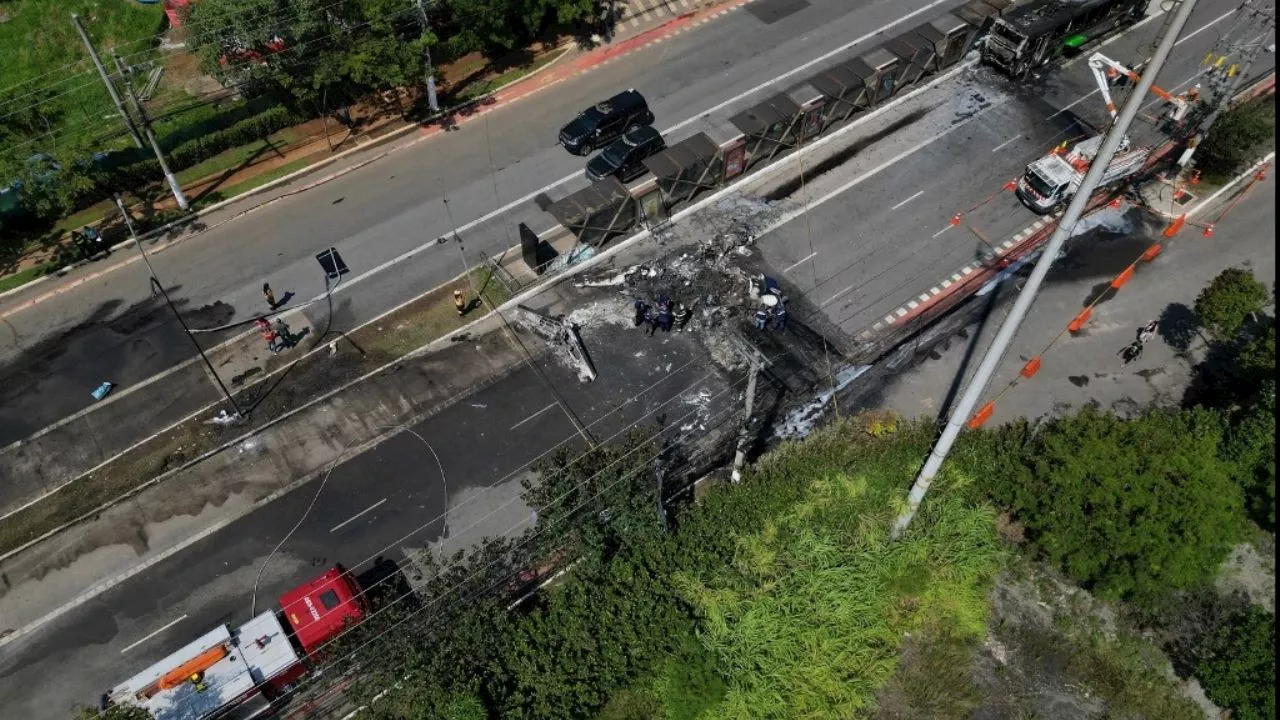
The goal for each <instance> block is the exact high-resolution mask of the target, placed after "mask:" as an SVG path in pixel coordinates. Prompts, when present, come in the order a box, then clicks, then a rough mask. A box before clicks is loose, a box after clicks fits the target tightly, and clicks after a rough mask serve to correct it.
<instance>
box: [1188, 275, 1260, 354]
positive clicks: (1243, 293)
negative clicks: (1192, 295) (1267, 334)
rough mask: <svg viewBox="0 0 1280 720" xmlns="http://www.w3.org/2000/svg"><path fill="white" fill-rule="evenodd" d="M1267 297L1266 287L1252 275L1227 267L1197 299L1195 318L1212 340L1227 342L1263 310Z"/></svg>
mask: <svg viewBox="0 0 1280 720" xmlns="http://www.w3.org/2000/svg"><path fill="white" fill-rule="evenodd" d="M1269 297H1270V293H1268V292H1267V286H1266V285H1263V284H1262V283H1260V282H1258V281H1257V280H1256V279H1254V277H1253V273H1251V272H1249V271H1248V270H1244V269H1242V268H1227V269H1226V270H1223V271H1222V272H1221V273H1219V274H1218V276H1217V277H1215V278H1214V279H1213V281H1212V282H1210V283H1209V286H1208V287H1206V288H1205V289H1204V290H1201V291H1200V295H1199V296H1198V297H1196V306H1195V310H1196V315H1198V316H1199V317H1200V322H1202V323H1203V324H1204V326H1205V328H1206V329H1207V330H1208V331H1209V333H1210V334H1211V335H1212V336H1213V337H1214V338H1216V339H1218V340H1230V339H1232V338H1234V337H1236V335H1237V334H1239V332H1240V329H1241V328H1243V327H1244V325H1245V322H1247V321H1248V320H1249V316H1250V315H1253V314H1255V313H1259V312H1261V311H1262V308H1263V306H1265V305H1266V304H1267V300H1268V299H1269Z"/></svg>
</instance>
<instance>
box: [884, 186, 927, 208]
mask: <svg viewBox="0 0 1280 720" xmlns="http://www.w3.org/2000/svg"><path fill="white" fill-rule="evenodd" d="M923 194H924V191H923V190H921V191H920V192H918V193H916V194H915V195H912V196H911V197H909V198H907V199H906V200H903V201H902V202H900V203H898V204H897V205H894V206H893V207H891V208H889V209H890V210H897V209H898V208H900V207H902V206H903V205H906V204H907V203H909V202H911V201H912V200H915V199H916V198H918V197H920V196H921V195H923Z"/></svg>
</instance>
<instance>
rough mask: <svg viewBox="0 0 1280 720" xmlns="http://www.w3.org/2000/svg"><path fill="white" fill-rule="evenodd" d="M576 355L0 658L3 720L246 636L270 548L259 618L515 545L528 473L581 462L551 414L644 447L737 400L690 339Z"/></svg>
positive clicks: (613, 342)
mask: <svg viewBox="0 0 1280 720" xmlns="http://www.w3.org/2000/svg"><path fill="white" fill-rule="evenodd" d="M625 312H626V309H625V307H623V308H622V314H623V316H625ZM624 319H625V317H624ZM584 341H585V343H586V346H587V348H588V351H589V352H590V353H591V354H592V357H593V360H594V361H595V364H596V367H597V369H598V371H599V373H600V377H599V378H598V379H597V380H596V381H595V382H594V383H591V384H588V385H583V384H580V383H578V381H577V380H576V378H575V376H574V375H573V374H572V373H571V372H570V371H569V370H568V369H567V368H566V367H564V366H562V365H561V364H559V363H558V362H556V361H554V360H551V359H544V360H542V361H540V362H539V363H538V366H539V368H540V369H541V374H540V373H537V372H535V371H534V370H533V369H532V368H531V367H529V366H527V365H526V366H522V367H521V368H520V369H518V370H516V371H515V372H513V373H512V374H511V375H509V376H507V377H506V378H504V379H502V380H501V381H499V382H497V383H495V384H493V385H491V386H489V387H487V388H485V389H483V390H481V391H480V392H478V393H476V394H474V395H472V396H469V397H467V398H465V399H463V400H462V401H461V402H459V403H458V404H456V405H454V406H453V407H451V408H449V409H448V410H446V411H444V412H443V413H441V414H438V415H436V416H434V417H432V418H430V419H428V420H426V421H425V422H422V423H421V424H419V425H417V426H415V427H413V428H411V430H412V432H409V431H405V432H400V433H397V434H395V435H394V436H393V437H391V438H390V439H389V440H387V441H386V442H384V443H382V444H381V445H379V446H377V447H376V448H374V449H372V450H369V451H367V452H365V453H363V454H360V455H357V456H354V457H352V458H350V459H348V460H346V461H344V462H342V463H341V464H340V465H338V466H337V467H336V468H335V469H334V470H333V472H332V474H331V475H330V476H329V478H328V479H327V480H323V479H321V480H317V481H314V482H312V483H309V484H307V485H305V486H304V487H302V488H300V489H299V490H297V491H295V492H293V493H291V494H289V495H286V496H285V497H283V498H281V499H280V500H278V501H276V502H273V503H271V504H269V505H266V506H264V507H262V508H260V509H258V510H257V511H255V512H252V513H251V514H249V515H247V516H245V517H244V518H242V519H240V520H238V521H236V522H235V523H233V524H231V525H230V526H228V527H226V528H224V529H222V530H220V531H219V532H217V533H215V534H213V535H211V536H209V537H208V538H205V539H203V540H202V541H200V542H199V543H197V544H196V545H193V546H192V547H190V548H189V549H187V550H185V551H183V552H182V553H180V554H179V555H177V556H175V557H173V558H170V559H168V560H166V561H164V562H162V563H159V564H157V565H155V566H153V567H151V568H149V569H147V570H146V571H144V572H142V573H140V574H138V575H136V576H134V577H132V578H130V579H129V580H127V581H126V582H124V583H122V584H120V585H119V586H117V587H115V588H113V589H112V590H110V591H108V592H106V593H103V594H102V595H100V596H98V597H96V598H94V599H93V600H92V601H91V602H88V603H86V604H85V605H83V606H81V607H79V608H77V609H76V610H73V611H71V612H69V613H67V614H66V615H64V616H62V617H60V618H58V619H57V620H55V621H53V622H51V623H50V624H49V625H48V626H46V627H44V628H41V629H40V630H38V631H36V632H35V633H33V634H32V635H31V636H30V637H28V638H24V639H20V640H17V641H14V642H13V643H11V644H9V645H6V646H5V647H4V648H3V650H0V696H3V697H4V713H3V714H4V716H5V717H6V718H7V717H24V718H31V719H32V720H65V719H66V718H68V717H70V716H71V711H72V709H73V708H74V706H76V705H77V704H86V703H96V701H97V698H98V696H99V695H100V694H101V693H102V692H103V691H104V690H105V689H106V688H109V687H111V686H113V685H115V684H116V683H118V682H120V681H122V680H124V679H126V678H127V677H128V676H129V675H130V674H132V673H135V672H138V671H140V670H142V669H144V668H145V667H147V666H148V665H149V664H151V663H153V662H156V661H158V660H160V659H162V658H163V657H164V656H165V655H167V654H168V653H170V652H173V651H174V650H176V649H177V648H178V647H180V646H181V645H182V644H183V643H184V642H186V641H188V640H190V639H191V638H192V637H195V636H196V635H198V634H200V633H202V632H204V631H206V630H208V629H210V628H212V627H215V626H216V625H218V624H220V623H228V622H229V623H238V622H242V621H244V620H245V619H247V618H248V617H250V607H251V602H252V588H253V587H254V582H255V576H257V574H258V572H259V569H260V568H262V567H263V563H264V562H266V561H267V558H268V556H269V555H270V553H271V551H272V549H273V548H274V547H276V545H277V544H280V543H281V541H282V540H284V543H283V544H282V545H281V547H280V550H279V552H278V553H277V554H276V555H274V556H273V557H271V558H270V562H269V563H268V564H267V565H266V566H265V570H263V572H262V576H261V581H260V583H259V585H258V591H257V608H258V612H261V611H262V610H263V609H265V608H266V607H270V606H271V605H272V604H273V603H274V602H275V598H276V597H278V596H279V595H280V594H281V593H282V592H284V591H285V590H288V589H289V588H291V587H293V586H295V585H297V584H299V583H301V582H304V581H306V580H308V579H309V578H310V577H312V576H314V575H316V574H318V573H319V572H321V571H323V570H324V569H326V568H327V567H329V566H330V565H332V564H334V563H342V564H344V565H347V566H348V567H350V568H352V569H353V570H354V571H355V572H356V573H361V572H364V571H366V570H368V569H369V566H370V561H373V560H375V559H376V558H379V557H385V558H387V559H390V560H393V561H395V562H397V563H402V562H403V561H404V560H405V553H406V552H414V551H419V550H422V549H424V548H430V549H431V550H432V551H434V552H436V553H439V554H440V555H441V556H447V555H450V554H452V553H453V552H455V551H456V550H459V549H462V548H464V547H467V546H469V545H470V544H472V543H474V542H475V541H477V540H479V539H480V538H482V537H484V536H495V535H500V534H504V533H517V532H520V531H522V530H523V529H524V528H525V527H527V526H528V524H529V522H530V521H531V520H532V515H531V512H530V509H529V508H528V507H527V506H525V505H524V503H523V502H522V501H521V500H520V498H519V495H520V492H521V488H520V480H521V478H523V477H525V476H526V473H527V472H528V468H529V464H530V463H531V462H533V461H534V460H536V459H537V458H539V457H541V456H543V455H544V454H546V453H549V452H550V451H552V450H553V449H555V448H558V447H567V448H570V449H572V450H580V449H581V448H583V447H584V445H583V440H582V436H581V435H580V434H579V432H578V430H577V428H576V427H575V426H574V424H573V423H572V422H571V421H570V420H569V417H568V415H566V413H565V411H564V410H563V409H562V407H563V406H561V405H560V404H559V402H560V400H563V402H564V404H565V405H567V407H568V408H569V410H570V411H571V412H573V413H574V414H575V415H576V416H577V418H578V420H579V422H581V423H582V424H583V425H584V426H585V427H586V429H587V431H588V432H589V433H590V434H591V435H592V436H593V438H594V439H595V441H597V442H603V441H607V440H609V439H611V438H615V437H617V436H619V435H620V433H622V432H625V431H627V430H629V429H633V428H635V429H642V430H646V429H647V430H649V431H650V432H652V431H653V428H654V425H653V423H654V422H656V421H657V420H658V419H659V418H662V419H663V420H664V421H665V422H666V423H667V424H668V426H669V427H671V428H676V429H678V428H679V427H680V426H681V425H688V424H689V423H701V424H703V425H706V424H708V422H709V421H710V420H713V419H715V418H724V417H726V416H727V415H726V414H727V413H728V412H729V409H730V408H733V407H736V403H737V402H738V398H737V391H738V390H740V389H741V387H742V386H743V385H744V381H743V379H742V378H737V377H735V378H726V377H724V376H723V375H722V374H721V373H720V372H719V371H718V370H716V368H715V367H714V366H713V365H712V364H711V363H710V361H709V359H708V358H707V357H706V356H705V354H703V353H702V352H701V350H700V349H699V346H698V345H697V343H696V342H695V341H694V339H693V337H692V336H689V335H679V334H672V335H668V336H658V337H656V338H646V337H643V336H642V335H641V333H640V331H638V330H633V329H631V328H628V327H622V326H618V325H614V324H599V325H595V326H588V327H586V328H585V329H584ZM544 377H545V379H546V381H547V382H546V383H544V379H543V378H544ZM547 383H550V385H552V386H553V387H554V388H555V389H556V391H557V393H556V394H553V393H552V392H551V391H550V390H549V389H548V387H547ZM557 394H558V396H559V398H557ZM690 432H695V433H696V432H698V431H697V429H696V428H694V429H692V430H690ZM437 456H438V458H439V465H437V464H436V457H437ZM441 470H443V473H441ZM313 500H314V501H315V504H314V506H313V507H311V508H310V510H309V511H308V506H309V505H311V503H312V501H313ZM300 519H301V524H299V525H298V528H297V531H296V532H295V533H294V534H293V535H291V536H288V537H287V539H286V533H287V532H288V531H289V529H290V528H291V527H293V526H294V525H295V524H297V523H299V520H300ZM69 670H73V671H69Z"/></svg>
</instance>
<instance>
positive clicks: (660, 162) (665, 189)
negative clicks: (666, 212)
mask: <svg viewBox="0 0 1280 720" xmlns="http://www.w3.org/2000/svg"><path fill="white" fill-rule="evenodd" d="M719 155H720V148H719V147H717V146H716V144H715V142H714V141H713V140H712V139H711V138H710V137H708V136H707V134H706V133H703V132H700V133H698V134H696V135H694V136H692V137H690V138H687V139H685V140H681V141H680V142H678V143H676V144H675V145H672V146H671V147H669V148H667V149H666V150H663V151H662V152H660V153H657V154H656V155H651V156H649V157H647V158H645V159H644V166H645V168H647V169H648V170H649V172H651V173H653V176H654V177H655V178H657V181H658V187H659V188H660V189H661V190H662V195H663V197H664V198H666V201H667V204H668V205H669V206H670V205H674V204H676V203H680V202H688V201H689V200H692V199H693V198H694V197H695V196H696V195H697V194H698V193H700V192H702V191H703V190H713V189H715V188H716V186H717V184H718V182H717V181H718V180H719V179H720V178H719V173H718V172H717V164H718V163H717V162H716V161H717V160H718V158H719Z"/></svg>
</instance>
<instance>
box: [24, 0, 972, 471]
mask: <svg viewBox="0 0 1280 720" xmlns="http://www.w3.org/2000/svg"><path fill="white" fill-rule="evenodd" d="M959 4H960V2H959V1H958V0H812V1H811V2H809V3H807V4H806V5H804V6H800V5H797V6H795V8H796V11H795V12H792V13H787V14H780V15H779V14H776V13H768V12H763V11H761V10H760V9H759V8H764V9H768V6H769V2H757V3H753V4H752V5H748V6H746V8H744V9H742V10H739V11H735V12H731V13H728V14H727V15H725V16H723V17H721V18H719V19H717V20H715V21H713V22H710V23H707V24H705V25H702V26H700V27H698V28H697V29H695V30H693V31H690V32H685V33H682V34H679V35H676V36H674V37H672V38H669V39H667V40H666V41H664V42H662V43H659V44H657V45H654V46H652V47H649V48H646V49H644V50H642V51H638V52H635V53H632V54H631V55H628V56H624V57H622V58H621V59H618V60H616V61H613V62H611V63H609V64H607V65H605V66H602V67H599V68H597V69H595V70H592V71H591V72H588V73H586V74H584V75H582V76H580V77H577V78H574V79H572V80H570V81H568V82H563V83H560V84H558V85H555V86H553V87H551V88H548V89H546V90H544V91H542V92H540V93H538V94H535V95H533V96H531V97H529V98H526V99H523V100H521V101H519V102H516V103H514V104H512V105H510V106H507V107H502V108H499V109H497V110H495V111H494V112H491V113H488V114H486V115H484V116H483V118H481V119H478V120H475V121H473V122H469V123H465V124H463V125H461V126H460V128H459V129H458V130H457V131H456V132H451V133H446V134H442V135H438V136H436V137H435V138H432V139H430V140H428V141H425V142H422V143H419V144H418V145H416V146H414V147H412V148H410V149H407V150H404V151H403V152H400V153H397V154H393V155H391V156H389V157H388V158H386V159H384V160H382V161H379V162H376V163H373V164H371V165H369V166H367V167H365V168H362V169H360V170H357V171H355V172H352V173H350V174H348V175H345V176H343V177H342V178H340V179H337V180H335V181H333V182H330V183H328V184H326V185H323V186H321V187H318V188H315V189H313V190H310V191H307V192H305V193H302V194H300V195H297V196H295V197H292V198H288V199H285V200H283V201H280V202H277V203H275V204H272V205H270V206H267V207H264V208H262V209H261V210H258V211H256V212H254V213H253V214H251V215H249V216H246V217H244V218H242V219H240V220H236V221H233V222H230V223H228V224H225V225H222V226H219V227H216V228H214V229H212V230H210V231H209V232H207V233H205V234H204V235H203V236H201V237H198V238H195V239H191V240H187V241H185V242H183V243H182V244H180V245H178V246H176V247H174V248H172V249H170V250H167V251H166V252H164V253H162V254H160V255H157V256H156V257H155V258H154V260H153V264H154V265H155V268H156V272H157V274H158V275H159V276H160V277H161V278H162V279H163V280H164V282H165V283H166V284H167V285H169V286H170V287H171V288H172V289H171V290H170V294H171V295H173V296H174V297H175V299H176V301H177V302H178V304H179V307H180V308H181V309H182V311H183V312H184V313H185V314H187V315H188V317H189V318H191V322H192V323H193V324H196V325H203V326H206V327H211V326H215V325H218V324H220V323H225V322H232V321H235V320H244V319H248V318H251V317H253V316H254V315H255V314H257V313H260V312H262V311H263V310H264V309H265V305H264V302H263V299H262V295H261V287H262V283H263V282H270V283H271V285H272V287H273V288H275V289H276V293H277V296H283V294H284V293H285V292H292V293H294V294H295V295H294V298H295V302H296V301H300V300H305V299H309V298H311V297H314V296H317V295H319V294H321V293H322V292H323V291H324V284H323V279H322V276H321V274H320V269H319V266H318V265H317V264H316V261H315V259H314V255H315V253H316V252H318V251H320V250H322V249H324V248H327V247H330V246H335V247H337V248H338V249H339V250H340V251H341V252H342V254H343V256H344V258H345V259H346V260H347V263H348V264H349V265H350V266H351V268H352V274H353V275H354V276H361V275H363V274H366V273H370V272H371V271H373V270H375V269H376V270H377V271H378V272H377V273H376V274H373V275H371V276H369V277H367V278H361V280H360V281H359V282H354V281H353V280H354V279H353V278H347V279H345V280H344V281H343V287H342V288H341V289H340V291H339V292H338V296H337V301H336V302H335V309H334V315H335V317H334V328H335V329H349V328H351V327H353V326H355V325H357V324H359V323H361V322H363V321H366V320H369V319H371V318H373V317H375V316H377V315H378V314H380V313H381V312H383V311H385V310H387V309H389V308H392V307H394V306H396V305H398V304H400V303H402V302H404V301H405V300H408V299H410V298H412V297H414V296H416V295H417V294H419V293H421V292H423V291H425V290H427V289H429V288H431V287H434V286H436V285H438V284H440V283H442V282H444V281H446V280H447V279H449V278H450V277H453V276H455V275H457V274H458V273H459V272H461V270H462V267H461V261H460V258H459V255H458V253H457V252H456V251H455V250H454V248H451V247H438V246H436V245H435V244H434V241H435V239H436V238H437V237H439V236H442V235H447V234H449V233H450V232H451V231H453V230H454V229H455V228H457V229H459V230H460V232H461V235H462V237H463V238H464V240H465V241H466V248H467V252H468V254H469V259H470V260H471V261H472V262H476V261H478V259H479V252H480V251H484V252H488V253H490V254H493V253H497V252H501V251H502V250H505V249H507V248H509V247H511V246H512V245H515V244H516V243H517V242H518V240H517V237H516V225H517V223H519V222H521V221H529V222H531V223H534V227H535V229H542V227H543V226H544V225H546V224H547V220H548V218H547V216H545V215H543V214H542V213H540V212H539V211H538V210H537V209H536V207H534V206H533V204H532V203H531V202H530V200H531V199H532V198H533V197H534V196H536V195H538V194H540V193H547V194H549V195H551V196H552V197H560V196H562V195H564V194H567V193H568V192H570V191H572V190H574V189H577V188H578V187H581V186H584V185H585V184H586V180H585V178H583V177H582V172H583V167H584V164H585V160H584V159H583V158H577V157H574V156H571V155H569V154H568V153H567V152H565V151H564V150H563V149H562V148H560V147H558V146H557V145H556V144H555V143H556V136H557V132H558V130H559V128H560V126H561V125H562V124H563V123H564V122H566V121H568V120H569V119H570V118H571V117H572V116H573V115H574V114H575V113H577V112H578V111H579V110H580V109H582V108H583V107H586V106H587V105H589V104H590V103H592V102H595V101H597V100H599V99H602V98H605V97H609V96H611V95H612V94H613V93H615V92H616V91H617V90H619V89H621V88H626V87H634V88H637V89H639V90H641V91H642V92H643V93H644V94H645V95H646V96H647V98H648V99H649V102H650V105H651V107H652V108H653V111H654V113H655V115H656V116H657V123H656V125H657V127H658V128H660V129H662V130H663V131H664V132H666V133H667V134H668V135H669V136H670V137H672V138H674V139H680V138H682V137H684V136H685V135H687V134H689V132H690V130H687V129H685V128H687V127H688V126H689V125H691V124H692V123H693V122H694V121H695V120H696V119H697V117H699V116H700V115H701V114H703V113H706V112H708V111H712V110H721V109H738V108H744V107H746V106H748V105H750V104H751V103H752V102H753V101H755V100H758V99H759V98H760V97H763V96H764V95H765V93H767V92H768V91H769V90H771V89H773V90H775V91H776V90H777V89H785V88H786V87H789V85H790V84H792V83H794V82H797V81H799V80H801V79H803V78H804V77H806V76H807V74H808V73H811V72H813V71H814V70H816V69H817V68H818V67H819V66H820V65H821V63H824V62H828V61H829V59H834V58H835V57H836V56H837V55H840V54H841V53H842V52H843V50H842V49H844V48H848V47H850V46H851V44H852V43H853V41H855V40H857V39H858V38H860V37H870V36H874V35H875V34H876V33H877V32H886V33H889V32H892V31H894V30H896V31H898V32H900V31H902V30H905V29H909V28H910V27H911V23H919V22H922V21H923V20H925V19H927V18H928V17H930V16H932V14H934V13H938V12H941V11H943V10H946V9H948V8H950V7H953V6H957V5H959ZM753 9H756V12H758V13H759V14H758V15H757V14H753ZM761 18H764V19H761ZM895 23H897V24H895ZM446 200H447V201H448V202H447V204H446V202H445V201H446ZM47 290H48V287H47V286H46V287H44V288H40V289H33V290H31V291H29V293H20V294H18V295H16V296H12V297H10V298H6V300H5V301H3V302H0V313H3V312H4V309H5V308H6V307H9V306H13V305H18V304H21V303H23V302H24V301H25V300H26V299H28V296H29V295H32V294H39V293H44V292H46V291H47ZM215 304H217V305H216V306H214V305H215ZM209 306H214V307H209ZM202 309H203V310H202ZM166 313H167V311H166V310H165V309H164V307H163V306H161V305H158V304H157V303H156V302H155V301H154V300H153V299H152V298H151V295H150V290H149V287H148V285H147V280H146V275H145V268H143V267H142V266H141V265H140V264H139V263H134V264H132V265H130V266H128V267H125V268H122V269H119V270H116V271H114V272H111V273H109V274H107V275H105V276H104V277H102V278H99V279H96V280H92V281H89V282H85V283H84V284H82V285H80V286H78V287H76V288H74V289H72V290H70V291H68V292H65V293H63V294H60V295H58V296H56V297H54V298H51V299H48V300H45V301H43V302H40V303H39V304H37V305H34V306H32V307H30V308H29V309H26V310H23V311H21V312H17V313H14V314H11V315H10V316H9V317H7V318H5V322H4V326H3V327H0V447H2V446H4V445H7V444H9V443H11V442H14V441H16V440H20V439H22V438H24V437H27V436H29V435H30V434H31V433H33V432H36V431H37V430H39V429H40V428H43V427H45V426H47V425H49V424H50V423H53V422H56V421H57V420H59V419H61V418H63V417H66V416H67V415H69V414H72V413H75V412H77V411H79V410H81V409H83V408H84V407H86V406H87V405H88V404H89V403H90V402H92V399H91V398H90V397H89V394H88V393H89V391H90V390H92V389H93V388H94V387H96V386H97V385H98V383H100V382H102V381H103V380H111V381H112V382H115V383H116V384H117V385H118V391H123V390H126V389H128V388H129V387H130V386H131V385H134V384H136V383H139V382H141V381H143V380H145V379H146V378H149V377H151V376H153V375H155V374H156V373H160V372H162V371H165V370H168V369H169V368H171V367H172V366H174V365H175V364H177V363H179V362H181V361H183V360H189V359H191V357H192V352H191V349H190V346H189V343H188V342H187V341H186V339H185V338H183V337H182V334H181V331H180V329H179V328H178V327H177V325H176V323H175V322H174V321H173V320H172V319H171V318H170V317H169V316H168V315H167V314H166ZM205 337H206V338H207V340H208V341H209V342H213V341H214V340H215V339H216V338H213V337H211V336H205ZM144 392H146V393H147V394H148V396H149V397H154V406H152V407H148V408H145V409H139V410H134V411H132V412H131V413H130V415H129V416H128V417H122V418H119V419H118V420H116V421H117V422H120V423H124V424H131V423H143V422H145V423H146V427H143V428H139V431H143V430H146V429H151V428H154V426H157V425H159V424H161V423H167V422H173V421H175V420H177V419H178V418H180V417H183V416H184V415H185V414H187V413H190V412H192V411H194V410H195V409H197V408H199V407H201V406H202V405H204V404H205V403H207V402H210V401H211V400H213V399H215V398H216V393H215V391H214V388H213V386H212V384H211V383H209V382H208V381H207V378H205V376H204V371H203V369H201V368H199V367H197V366H196V365H194V364H192V365H188V366H187V367H186V369H184V370H183V371H182V372H179V373H176V374H174V375H172V376H170V377H169V378H167V379H166V380H165V381H164V382H163V383H162V384H159V385H156V386H154V387H151V388H147V389H146V390H144ZM140 436H145V432H142V434H141V435H140Z"/></svg>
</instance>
